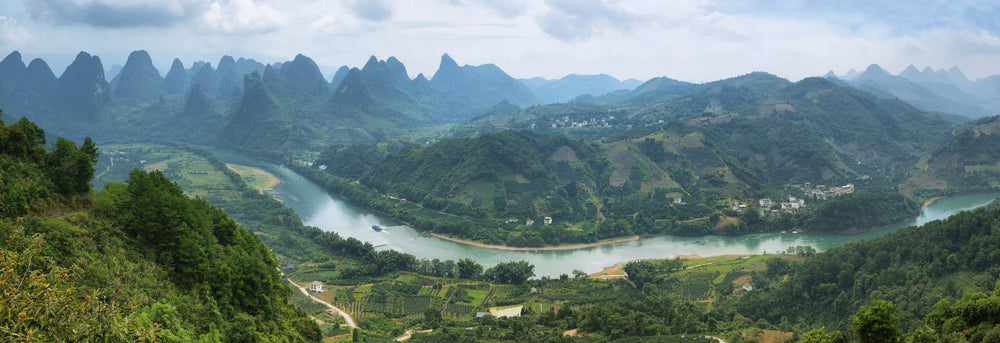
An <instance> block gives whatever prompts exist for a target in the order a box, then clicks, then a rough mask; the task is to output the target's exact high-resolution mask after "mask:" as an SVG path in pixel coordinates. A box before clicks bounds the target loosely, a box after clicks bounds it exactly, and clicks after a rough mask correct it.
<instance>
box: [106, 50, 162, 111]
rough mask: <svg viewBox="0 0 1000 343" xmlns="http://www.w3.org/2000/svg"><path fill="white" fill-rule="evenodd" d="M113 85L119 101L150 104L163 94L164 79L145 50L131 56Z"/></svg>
mask: <svg viewBox="0 0 1000 343" xmlns="http://www.w3.org/2000/svg"><path fill="white" fill-rule="evenodd" d="M111 84H112V85H113V88H114V91H115V95H116V96H117V97H118V99H120V100H122V101H124V102H126V103H130V104H150V103H153V102H155V101H157V100H159V97H160V95H162V94H163V78H162V77H161V76H160V72H159V71H158V70H156V67H154V66H153V60H152V59H151V58H150V57H149V54H148V53H147V52H146V51H144V50H137V51H133V52H132V53H131V54H129V56H128V60H127V61H126V62H125V66H124V67H122V69H121V72H120V73H118V75H117V76H115V79H114V80H112V82H111Z"/></svg>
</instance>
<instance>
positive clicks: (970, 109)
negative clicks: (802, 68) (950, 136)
mask: <svg viewBox="0 0 1000 343" xmlns="http://www.w3.org/2000/svg"><path fill="white" fill-rule="evenodd" d="M826 77H827V78H833V79H838V80H842V81H844V82H846V83H847V84H848V85H850V86H852V87H855V88H857V89H860V90H863V91H866V92H869V93H872V94H875V95H876V96H878V97H880V98H884V99H891V98H898V99H900V100H903V101H905V102H907V103H909V104H911V105H913V106H915V107H917V108H919V109H921V110H924V111H931V112H938V113H944V114H953V115H960V116H963V117H967V118H972V119H975V118H981V117H984V116H991V115H996V114H998V112H1000V111H998V110H997V108H998V106H1000V76H996V75H994V76H990V77H986V78H982V79H978V80H975V81H971V80H969V79H968V78H967V77H966V76H965V74H964V73H963V72H962V70H961V69H959V68H958V67H956V66H953V67H951V68H949V69H948V70H944V69H938V70H934V69H931V68H930V67H925V68H924V69H923V70H918V69H917V67H915V66H913V65H910V66H908V67H907V68H906V69H904V70H903V71H901V72H900V73H899V74H897V75H892V74H891V73H889V72H887V71H885V70H884V69H882V68H881V67H880V66H879V65H877V64H872V65H870V66H868V68H867V69H865V71H864V72H861V73H858V72H857V71H855V70H854V69H851V71H849V72H848V73H847V74H845V75H842V76H837V75H836V74H834V73H833V72H829V73H827V74H826Z"/></svg>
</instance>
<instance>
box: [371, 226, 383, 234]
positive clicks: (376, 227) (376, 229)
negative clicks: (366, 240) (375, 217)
mask: <svg viewBox="0 0 1000 343" xmlns="http://www.w3.org/2000/svg"><path fill="white" fill-rule="evenodd" d="M372 230H375V232H379V231H382V227H381V226H378V225H372Z"/></svg>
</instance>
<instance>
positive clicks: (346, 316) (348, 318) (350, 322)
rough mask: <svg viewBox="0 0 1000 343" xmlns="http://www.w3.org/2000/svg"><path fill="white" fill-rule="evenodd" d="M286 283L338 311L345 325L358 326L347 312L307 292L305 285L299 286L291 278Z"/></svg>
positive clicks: (354, 327) (353, 327)
mask: <svg viewBox="0 0 1000 343" xmlns="http://www.w3.org/2000/svg"><path fill="white" fill-rule="evenodd" d="M288 283H290V284H292V286H295V288H298V289H299V290H300V291H302V294H305V295H306V296H307V297H309V299H312V300H313V301H315V302H318V303H320V304H323V305H326V307H329V308H330V309H332V310H334V311H337V313H339V314H340V316H341V317H344V321H345V322H347V326H350V327H351V328H352V329H356V328H358V324H355V323H354V318H351V315H349V314H347V312H344V311H343V310H341V309H339V308H337V307H336V306H333V305H331V304H330V303H328V302H326V301H323V300H320V298H317V297H314V296H312V294H309V291H307V290H306V289H305V287H302V286H299V285H298V284H296V283H295V282H292V280H291V279H289V280H288Z"/></svg>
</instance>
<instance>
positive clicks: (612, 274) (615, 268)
mask: <svg viewBox="0 0 1000 343" xmlns="http://www.w3.org/2000/svg"><path fill="white" fill-rule="evenodd" d="M750 256H753V254H717V255H705V256H702V255H699V254H686V255H670V256H667V257H654V258H641V259H637V260H631V261H625V262H618V263H615V264H614V265H611V266H608V267H604V269H601V271H599V272H596V273H591V274H590V275H588V276H587V277H589V278H591V279H617V278H624V277H625V265H626V264H628V263H629V262H634V261H653V262H656V261H663V260H673V259H677V258H679V259H682V260H699V259H708V258H723V259H733V258H746V257H750Z"/></svg>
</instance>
